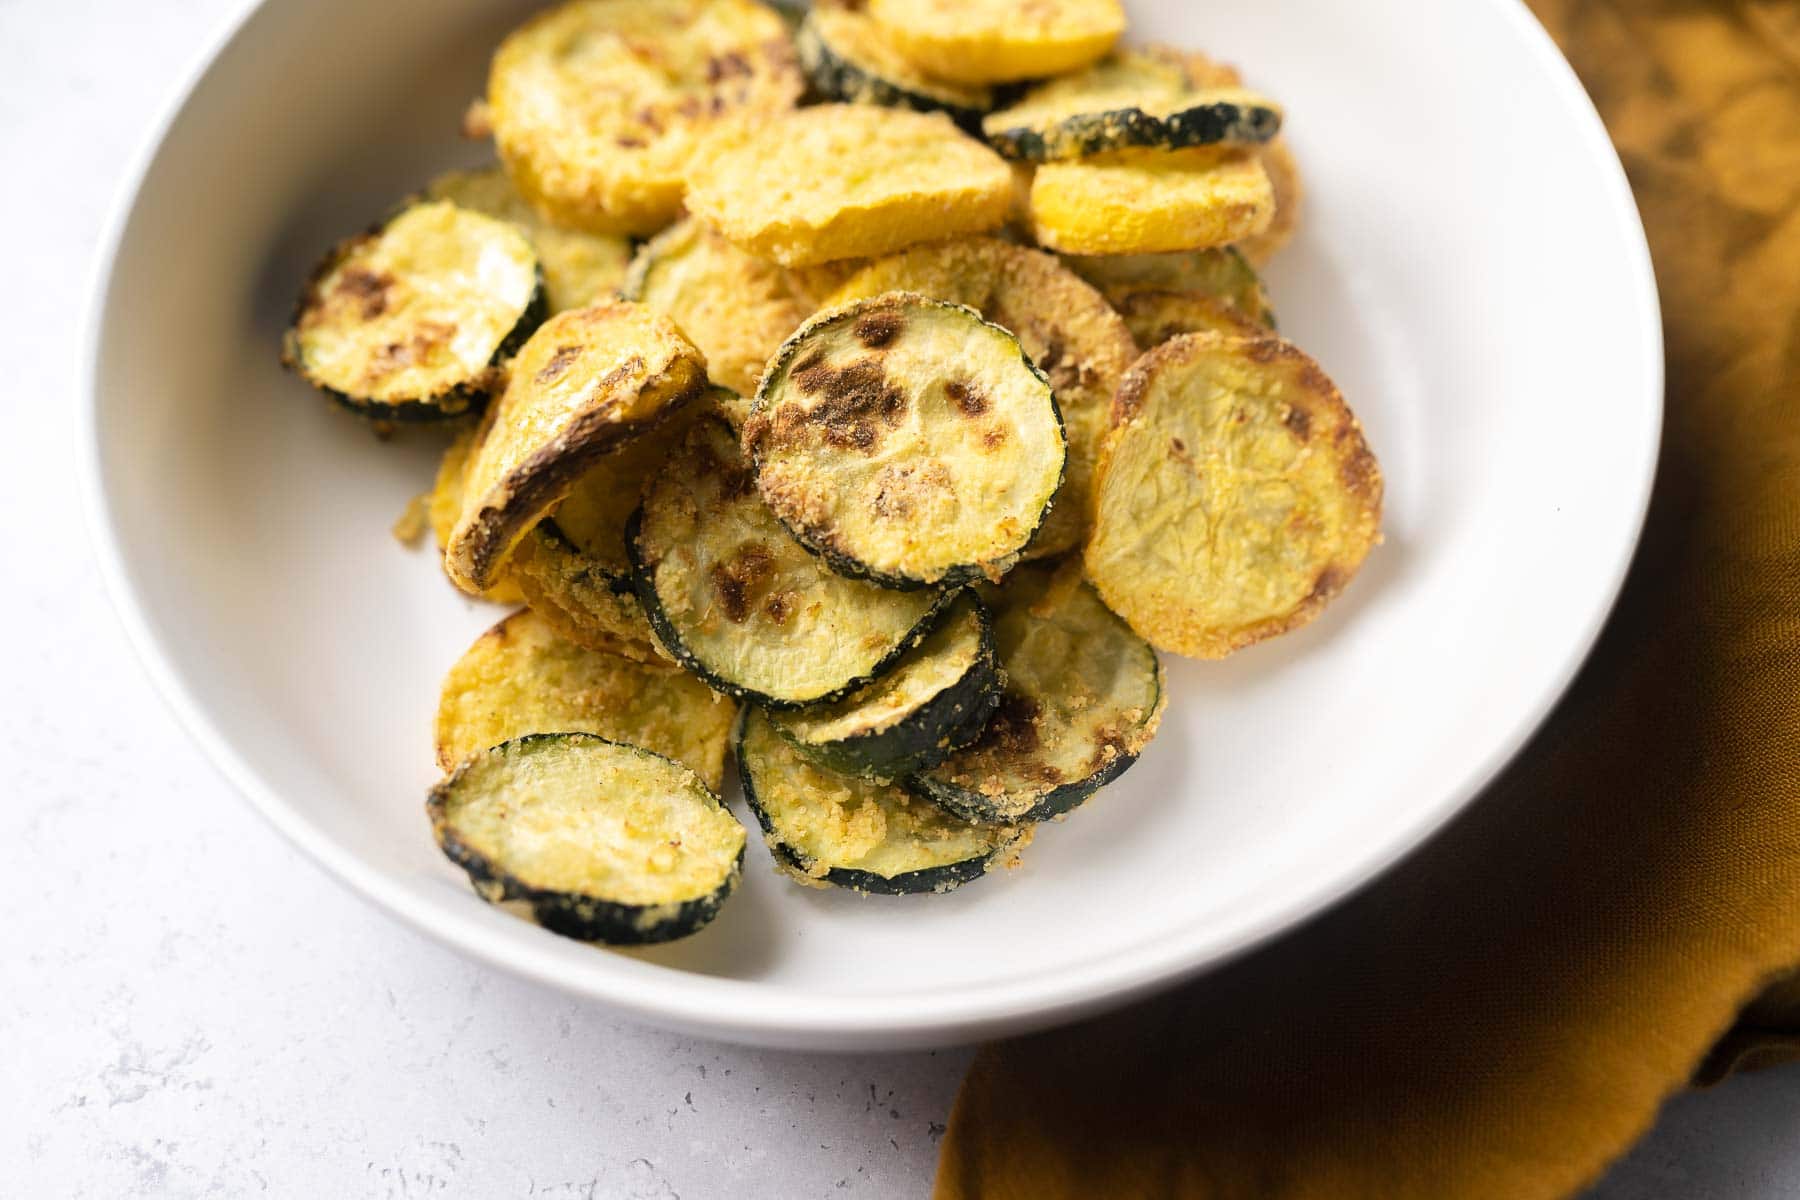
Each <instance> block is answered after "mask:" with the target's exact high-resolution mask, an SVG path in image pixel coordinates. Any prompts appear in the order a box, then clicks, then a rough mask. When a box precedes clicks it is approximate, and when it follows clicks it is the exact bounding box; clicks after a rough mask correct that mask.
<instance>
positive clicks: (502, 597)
mask: <svg viewBox="0 0 1800 1200" xmlns="http://www.w3.org/2000/svg"><path fill="white" fill-rule="evenodd" d="M486 433H487V422H486V421H485V420H484V421H482V422H481V423H480V424H477V425H471V426H469V427H468V428H467V429H464V430H462V431H461V432H459V433H458V434H457V435H456V437H455V438H453V439H452V440H451V442H450V444H449V445H448V446H446V447H444V457H443V458H442V459H440V460H439V461H438V469H437V478H436V479H434V480H433V481H432V485H431V495H430V497H429V498H428V499H427V500H426V517H427V519H428V520H429V521H430V523H431V534H432V539H433V540H434V541H436V542H437V548H438V566H440V567H442V566H443V565H444V550H445V548H446V547H448V546H449V545H450V531H451V530H452V529H454V528H456V518H457V517H459V516H461V515H462V503H463V480H464V478H465V477H467V475H468V473H469V459H470V458H472V457H473V456H474V453H475V447H476V446H478V445H479V444H480V443H481V439H482V437H483V436H484V435H485V434H486ZM481 599H483V600H486V601H488V602H490V603H493V604H505V605H509V606H511V607H515V608H516V607H517V606H519V605H521V604H523V603H525V594H524V593H523V592H522V591H520V590H519V585H518V584H517V583H516V582H515V581H514V579H513V577H512V575H511V574H510V573H509V574H506V575H503V576H501V578H500V580H499V582H497V583H495V584H494V586H493V587H490V588H488V589H487V590H486V591H485V592H482V593H481Z"/></svg>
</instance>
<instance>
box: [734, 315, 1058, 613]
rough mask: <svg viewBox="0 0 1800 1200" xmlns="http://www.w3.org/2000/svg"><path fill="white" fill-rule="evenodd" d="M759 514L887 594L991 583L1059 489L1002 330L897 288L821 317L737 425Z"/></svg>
mask: <svg viewBox="0 0 1800 1200" xmlns="http://www.w3.org/2000/svg"><path fill="white" fill-rule="evenodd" d="M744 446H745V448H746V449H747V450H748V451H749V452H750V454H751V455H752V456H753V457H754V459H755V463H756V484H757V487H758V489H759V490H760V491H761V492H762V497H763V499H764V500H765V501H766V502H767V503H768V506H769V508H770V509H771V510H772V511H773V512H774V513H775V515H776V516H777V517H779V518H780V519H781V521H782V523H783V524H785V525H786V526H787V527H788V529H789V530H791V531H792V532H793V534H794V536H795V537H797V538H799V539H800V541H801V542H802V543H804V544H805V545H806V546H808V547H809V548H811V549H812V550H814V551H816V552H817V553H819V554H821V555H824V556H825V558H826V559H827V561H829V562H830V563H831V564H832V566H833V567H835V568H836V569H838V570H840V571H844V572H846V573H849V574H855V575H860V576H863V577H865V578H868V579H873V580H876V581H878V582H881V583H884V584H887V585H888V586H892V587H919V586H924V585H936V584H945V585H950V584H957V583H963V582H967V581H968V580H971V579H975V578H979V577H982V576H991V577H998V575H999V574H1000V573H1002V572H1004V571H1005V570H1006V569H1007V568H1009V567H1010V566H1011V565H1012V564H1013V563H1014V562H1016V561H1018V558H1019V555H1020V554H1021V553H1022V552H1023V551H1024V549H1025V547H1026V545H1027V544H1028V543H1029V542H1030V541H1031V538H1032V535H1033V534H1035V533H1036V532H1037V530H1038V527H1039V526H1040V525H1041V524H1043V521H1044V518H1045V516H1046V515H1047V514H1048V512H1049V508H1050V505H1051V502H1052V501H1053V500H1054V499H1055V497H1056V493H1057V489H1058V488H1059V487H1060V486H1061V484H1062V478H1063V467H1064V461H1065V458H1066V453H1065V443H1064V436H1063V428H1062V418H1061V416H1060V415H1059V414H1058V412H1057V407H1056V399H1055V396H1054V395H1053V394H1052V392H1051V390H1050V384H1049V381H1048V380H1046V379H1045V378H1044V375H1043V373H1042V372H1041V371H1039V370H1038V368H1037V367H1036V366H1034V365H1033V364H1032V362H1031V360H1030V359H1029V358H1027V357H1026V356H1025V354H1024V352H1023V351H1022V350H1020V348H1019V343H1018V340H1017V339H1016V338H1014V337H1013V335H1012V334H1010V333H1008V332H1007V331H1006V330H1004V329H1002V328H1000V327H999V326H998V325H994V324H991V323H989V322H986V321H983V320H982V319H981V316H980V314H979V313H977V312H975V311H974V310H973V309H971V308H967V307H964V306H962V305H956V304H945V303H943V302H941V301H937V300H930V299H927V298H926V297H923V296H919V295H916V294H913V293H908V292H893V293H889V294H887V295H883V296H877V297H875V298H873V299H870V300H859V301H857V302H855V303H853V304H849V305H846V306H844V307H842V308H834V309H827V310H826V311H825V312H823V313H821V314H820V315H819V316H817V317H814V318H813V319H812V320H811V321H808V322H807V323H806V324H805V325H803V326H801V327H800V330H799V332H797V333H796V334H794V336H793V337H792V338H790V339H789V340H788V342H787V344H786V345H784V346H783V347H782V348H781V351H780V353H778V354H777V355H776V356H775V359H774V360H773V361H772V362H771V363H770V364H769V370H768V372H767V373H766V374H765V375H764V377H763V383H762V388H761V390H760V391H759V392H758V394H757V400H756V407H755V409H754V410H753V411H752V413H751V416H750V420H749V422H748V424H746V425H745V427H744Z"/></svg>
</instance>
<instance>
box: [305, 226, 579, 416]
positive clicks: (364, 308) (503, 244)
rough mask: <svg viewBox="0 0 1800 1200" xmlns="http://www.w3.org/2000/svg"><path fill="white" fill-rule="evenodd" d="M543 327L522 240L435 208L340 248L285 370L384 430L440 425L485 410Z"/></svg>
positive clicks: (513, 232) (315, 279)
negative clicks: (501, 369) (389, 424)
mask: <svg viewBox="0 0 1800 1200" xmlns="http://www.w3.org/2000/svg"><path fill="white" fill-rule="evenodd" d="M543 319H544V291H543V283H542V279H541V277H540V275H539V272H538V259H537V255H536V254H535V253H534V252H533V251H532V249H531V244H530V243H529V242H527V241H526V240H525V237H524V235H522V234H521V233H520V232H519V231H518V230H517V229H515V228H513V227H512V226H510V225H508V224H506V223H505V222H502V221H496V220H494V219H493V218H492V217H485V216H482V215H481V214H480V213H476V212H468V211H466V210H464V209H461V208H458V207H457V206H456V205H454V204H450V203H447V202H442V201H436V202H428V203H423V204H414V205H411V206H409V207H407V208H405V209H403V210H402V211H401V212H400V213H399V214H398V215H396V216H395V217H394V218H393V219H392V220H390V221H388V222H387V223H386V224H384V225H382V226H381V227H380V228H378V229H376V230H375V231H374V232H372V233H367V234H364V235H362V236H361V237H355V238H351V239H350V240H348V241H346V242H343V243H341V244H339V245H338V246H337V247H336V248H335V249H334V250H332V252H331V253H330V254H329V255H327V256H326V258H325V261H324V262H322V263H321V264H319V266H318V267H317V268H316V269H315V270H314V272H313V274H312V277H311V278H310V279H309V280H308V281H307V284H306V288H305V290H304V291H303V292H302V293H301V295H300V301H299V304H298V305H297V306H296V308H295V310H294V320H293V324H292V325H291V326H290V327H289V329H288V331H287V335H286V337H285V338H284V339H283V342H282V361H283V362H285V363H286V364H287V365H288V366H289V367H291V368H292V369H293V370H295V371H297V372H298V373H299V374H300V375H301V377H302V378H304V379H305V380H306V381H307V382H308V383H310V384H312V385H313V386H314V387H316V388H319V389H320V390H321V391H323V392H325V393H326V394H327V395H329V396H331V397H332V398H333V399H335V400H337V401H338V402H339V403H341V404H344V405H346V406H347V407H349V408H350V409H352V410H353V411H355V412H358V413H361V414H362V415H364V416H367V417H372V418H375V419H378V420H382V421H437V420H443V419H445V418H447V417H455V416H460V415H462V414H463V413H466V412H468V411H469V410H470V409H471V408H473V407H475V406H476V405H478V404H480V403H481V402H483V401H485V400H486V399H487V396H488V393H489V392H490V391H491V390H492V389H493V387H494V386H495V382H496V379H497V378H498V376H497V373H496V372H495V371H494V370H493V367H494V365H495V364H496V363H498V362H499V361H500V360H501V359H502V358H504V357H506V356H507V355H508V354H510V353H512V352H513V351H514V350H516V349H517V348H518V347H519V345H520V344H521V343H523V342H524V341H525V339H526V338H527V337H528V336H529V335H530V334H531V332H532V330H533V329H535V328H537V325H538V322H540V321H542V320H543Z"/></svg>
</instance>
